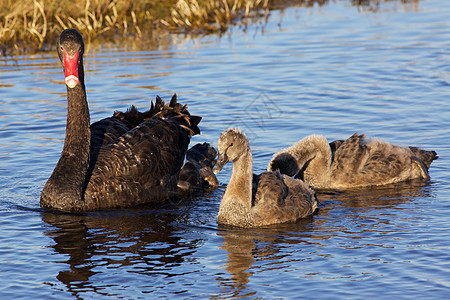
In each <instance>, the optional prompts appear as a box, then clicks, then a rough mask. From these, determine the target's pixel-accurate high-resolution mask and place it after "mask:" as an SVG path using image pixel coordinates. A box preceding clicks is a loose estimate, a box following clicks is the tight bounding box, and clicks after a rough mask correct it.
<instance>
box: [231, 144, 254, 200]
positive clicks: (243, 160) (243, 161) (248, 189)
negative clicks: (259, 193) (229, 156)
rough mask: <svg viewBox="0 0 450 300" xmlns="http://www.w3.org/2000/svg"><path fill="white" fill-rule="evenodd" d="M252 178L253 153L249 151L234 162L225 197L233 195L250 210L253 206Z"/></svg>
mask: <svg viewBox="0 0 450 300" xmlns="http://www.w3.org/2000/svg"><path fill="white" fill-rule="evenodd" d="M252 178H253V164H252V153H251V151H250V150H248V151H246V152H245V153H244V154H243V155H241V156H240V157H238V158H237V159H235V160H233V171H232V175H231V179H230V182H229V183H228V186H227V190H226V191H225V196H231V195H233V196H234V197H233V198H236V199H238V200H239V201H240V202H241V204H242V205H244V207H246V208H248V209H250V208H251V205H252V200H251V199H252ZM227 198H228V197H227Z"/></svg>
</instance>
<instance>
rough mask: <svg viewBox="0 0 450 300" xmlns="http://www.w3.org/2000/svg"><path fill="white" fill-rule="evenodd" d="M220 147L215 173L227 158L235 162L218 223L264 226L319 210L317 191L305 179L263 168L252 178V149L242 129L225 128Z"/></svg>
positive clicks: (292, 219)
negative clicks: (261, 171)
mask: <svg viewBox="0 0 450 300" xmlns="http://www.w3.org/2000/svg"><path fill="white" fill-rule="evenodd" d="M218 149H219V157H218V159H217V163H216V165H215V167H214V173H217V172H219V171H220V170H221V169H222V168H223V166H224V165H225V164H226V163H227V162H228V161H232V162H233V173H232V175H231V179H230V182H229V183H228V186H227V188H226V190H225V192H224V193H223V196H222V201H221V203H220V208H219V214H218V216H217V222H218V223H219V224H226V225H234V226H239V227H256V226H264V225H269V224H275V223H283V222H289V221H295V220H297V219H299V218H304V217H307V216H309V215H311V214H312V213H313V212H314V211H315V210H316V208H317V201H316V198H315V193H314V191H313V190H312V189H311V188H310V187H308V186H307V185H306V184H305V183H304V182H303V181H301V180H299V179H293V178H290V177H288V176H285V175H281V174H279V173H277V172H264V173H262V174H260V175H258V176H256V175H255V177H254V178H253V173H252V152H251V150H250V145H249V142H248V139H247V137H246V135H245V134H244V133H243V132H242V131H241V130H240V129H238V128H233V129H228V130H226V131H224V132H223V133H222V135H221V136H220V138H219V145H218ZM252 179H253V184H252Z"/></svg>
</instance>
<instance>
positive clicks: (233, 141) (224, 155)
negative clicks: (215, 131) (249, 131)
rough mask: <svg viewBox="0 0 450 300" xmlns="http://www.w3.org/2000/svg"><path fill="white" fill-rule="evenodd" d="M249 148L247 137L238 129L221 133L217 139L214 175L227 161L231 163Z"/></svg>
mask: <svg viewBox="0 0 450 300" xmlns="http://www.w3.org/2000/svg"><path fill="white" fill-rule="evenodd" d="M249 148H250V145H249V142H248V139H247V136H246V135H245V133H243V132H242V131H241V130H240V129H239V128H231V129H228V130H225V131H224V132H222V134H221V135H220V138H219V143H218V150H219V155H218V158H217V163H216V165H215V166H214V170H213V171H214V173H215V174H217V173H218V172H219V171H220V170H222V168H223V167H224V166H225V165H226V164H227V162H229V161H233V160H235V159H237V158H239V157H240V156H242V155H243V154H245V153H246V152H247V151H248V149H249Z"/></svg>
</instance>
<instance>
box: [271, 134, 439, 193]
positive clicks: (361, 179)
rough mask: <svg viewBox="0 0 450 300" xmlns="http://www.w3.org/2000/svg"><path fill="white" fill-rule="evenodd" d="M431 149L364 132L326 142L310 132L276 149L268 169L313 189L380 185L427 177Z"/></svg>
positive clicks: (432, 156)
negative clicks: (277, 150) (395, 141)
mask: <svg viewBox="0 0 450 300" xmlns="http://www.w3.org/2000/svg"><path fill="white" fill-rule="evenodd" d="M437 158H438V156H437V154H436V152H435V151H427V150H422V149H419V148H417V147H400V146H397V145H393V144H390V143H387V142H383V141H380V140H379V139H376V138H374V139H366V135H364V134H361V135H358V134H357V133H355V134H353V135H352V136H351V137H350V138H348V139H347V140H337V141H334V142H332V143H330V144H329V143H328V142H327V140H326V138H325V137H323V136H320V135H310V136H307V137H305V138H304V139H302V140H300V141H299V142H297V143H296V144H295V145H293V146H291V147H289V148H286V149H283V150H281V151H280V152H278V153H276V154H275V155H274V156H273V158H272V159H271V160H270V162H269V165H268V168H267V169H268V170H269V171H275V170H276V171H279V172H281V173H282V174H287V175H289V176H294V175H295V176H296V177H297V178H300V179H302V180H304V181H305V182H306V183H307V184H310V185H312V186H313V187H314V188H316V189H348V188H353V187H364V186H375V185H384V184H390V183H395V182H401V181H407V180H410V179H424V180H429V179H430V176H429V175H428V168H429V167H430V164H431V162H432V161H433V160H435V159H437Z"/></svg>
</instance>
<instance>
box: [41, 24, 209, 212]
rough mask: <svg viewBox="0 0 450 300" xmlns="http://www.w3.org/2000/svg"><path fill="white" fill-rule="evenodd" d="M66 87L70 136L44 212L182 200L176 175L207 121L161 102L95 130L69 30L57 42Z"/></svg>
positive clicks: (77, 43) (46, 192)
mask: <svg viewBox="0 0 450 300" xmlns="http://www.w3.org/2000/svg"><path fill="white" fill-rule="evenodd" d="M57 52H58V55H59V58H60V60H61V62H62V63H63V66H64V73H65V83H66V85H67V104H68V109H67V125H66V137H65V141H64V147H63V150H62V153H61V157H60V158H59V161H58V163H57V165H56V167H55V169H54V170H53V173H52V175H51V176H50V178H49V179H48V181H47V183H46V184H45V186H44V189H43V190H42V193H41V202H40V203H41V206H42V207H46V208H51V209H57V210H62V211H71V212H80V211H89V210H95V209H106V208H114V207H129V206H135V205H139V204H143V203H148V202H161V201H164V200H167V199H169V198H171V197H174V196H177V195H178V193H179V188H178V186H177V183H178V174H179V172H180V169H181V168H182V166H183V162H184V158H185V153H186V150H187V148H188V145H189V142H190V138H191V136H192V135H195V134H198V133H200V129H199V128H198V126H197V125H198V124H199V122H200V120H201V117H197V116H191V115H190V114H189V112H188V110H187V107H186V106H183V105H181V104H179V103H177V98H176V95H175V96H174V97H173V98H172V100H171V101H170V103H169V104H165V103H164V102H163V101H162V100H161V98H159V97H157V99H156V103H155V105H154V104H153V102H152V105H151V108H150V109H149V110H148V111H146V112H139V111H138V110H137V109H136V108H135V107H134V106H131V108H129V109H128V110H127V111H126V112H115V113H114V115H113V116H112V117H109V118H105V119H103V120H100V121H98V122H95V123H93V124H92V125H90V124H89V123H90V120H89V108H88V103H87V100H86V91H85V85H84V69H83V52H84V43H83V39H82V37H81V35H80V34H79V33H78V31H76V30H74V29H66V30H64V31H63V32H62V33H61V35H60V37H59V39H58V42H57Z"/></svg>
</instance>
